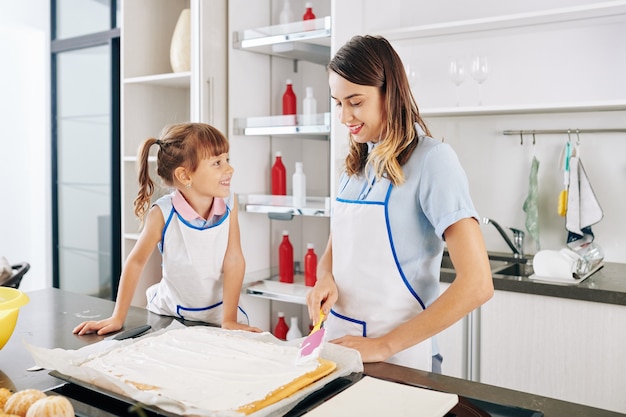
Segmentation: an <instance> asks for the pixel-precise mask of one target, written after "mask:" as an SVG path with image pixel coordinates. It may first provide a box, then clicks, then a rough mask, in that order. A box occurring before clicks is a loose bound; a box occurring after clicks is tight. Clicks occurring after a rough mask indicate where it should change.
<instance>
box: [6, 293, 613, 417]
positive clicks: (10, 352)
mask: <svg viewBox="0 0 626 417" xmlns="http://www.w3.org/2000/svg"><path fill="white" fill-rule="evenodd" d="M28 295H29V297H30V303H29V304H27V305H26V306H24V307H22V309H21V310H20V314H19V317H18V322H17V327H16V329H15V332H14V333H13V336H12V338H11V339H10V340H9V342H8V343H7V344H6V345H5V347H4V348H3V349H2V350H0V386H2V387H7V388H9V389H12V390H14V391H15V390H21V389H26V388H37V389H40V390H43V391H47V390H50V389H53V388H55V387H60V386H61V385H63V384H65V382H64V381H62V380H60V379H57V378H55V377H53V376H50V375H49V374H48V372H47V371H45V370H44V371H28V368H30V367H31V366H33V365H34V362H33V359H32V358H31V356H30V353H29V352H28V351H27V350H26V348H25V347H24V345H23V342H26V343H30V344H32V345H35V346H40V347H46V348H55V347H59V348H63V349H78V348H81V347H83V346H86V345H88V344H91V343H95V342H98V341H100V340H102V339H103V338H104V337H103V336H97V335H87V336H80V337H79V336H76V335H74V334H72V328H73V327H74V326H76V325H77V324H78V323H80V322H81V321H83V320H91V319H93V320H98V319H102V318H106V317H108V316H109V315H110V314H111V312H112V311H113V307H114V303H113V302H111V301H108V300H103V299H99V298H95V297H89V296H85V295H79V294H74V293H69V292H65V291H62V290H58V289H54V288H50V289H45V290H39V291H34V292H31V293H28ZM172 320H174V319H173V318H169V317H162V316H158V315H155V314H152V313H150V312H148V311H147V310H145V309H142V308H137V307H131V309H130V311H129V314H128V318H127V320H126V328H132V327H135V326H139V325H142V324H146V323H147V324H150V325H151V326H152V327H153V328H154V329H160V328H164V327H166V326H168V325H169V324H170V323H171V322H172ZM364 373H365V374H366V375H370V376H373V377H378V378H382V379H386V380H390V381H395V382H402V383H405V384H409V385H415V386H419V387H427V388H431V389H435V390H439V391H445V392H450V393H456V394H458V395H461V396H464V397H469V398H473V399H478V400H482V401H489V402H494V403H499V404H507V405H510V406H517V407H522V408H527V409H532V410H537V411H541V412H543V413H544V416H546V417H561V416H569V417H577V416H580V417H583V416H584V417H611V416H623V414H619V413H614V412H610V411H606V410H601V409H598V408H592V407H587V406H583V405H578V404H574V403H569V402H565V401H559V400H555V399H551V398H546V397H541V396H538V395H532V394H527V393H523V392H519V391H514V390H509V389H504V388H499V387H495V386H490V385H486V384H480V383H477V382H471V381H467V380H463V379H458V378H452V377H448V376H444V375H438V374H432V373H429V372H425V371H418V370H414V369H409V368H405V367H401V366H396V365H391V364H387V363H374V364H366V365H365V372H364ZM92 411H93V412H89V411H87V412H86V414H84V415H94V416H95V415H101V414H100V413H98V412H97V408H93V407H92ZM104 415H111V414H104Z"/></svg>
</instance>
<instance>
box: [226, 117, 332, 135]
mask: <svg viewBox="0 0 626 417" xmlns="http://www.w3.org/2000/svg"><path fill="white" fill-rule="evenodd" d="M307 117H310V118H311V120H310V121H311V123H310V124H303V123H302V121H303V120H306V118H307ZM298 122H300V123H298ZM233 133H235V134H236V135H246V136H254V135H272V136H274V135H297V136H303V135H310V136H312V137H314V138H317V139H328V136H329V135H330V113H320V114H315V115H310V116H305V115H302V114H299V115H286V116H265V117H248V118H240V119H235V123H234V127H233Z"/></svg>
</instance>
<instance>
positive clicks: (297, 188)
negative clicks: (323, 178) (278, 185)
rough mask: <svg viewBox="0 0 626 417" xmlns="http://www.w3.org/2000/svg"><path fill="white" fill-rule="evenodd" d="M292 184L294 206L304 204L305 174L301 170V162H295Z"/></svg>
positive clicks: (300, 206) (302, 205) (299, 206)
mask: <svg viewBox="0 0 626 417" xmlns="http://www.w3.org/2000/svg"><path fill="white" fill-rule="evenodd" d="M292 184H293V193H292V194H293V205H294V207H296V208H302V207H304V206H306V175H304V172H303V170H302V162H296V172H294V173H293V177H292Z"/></svg>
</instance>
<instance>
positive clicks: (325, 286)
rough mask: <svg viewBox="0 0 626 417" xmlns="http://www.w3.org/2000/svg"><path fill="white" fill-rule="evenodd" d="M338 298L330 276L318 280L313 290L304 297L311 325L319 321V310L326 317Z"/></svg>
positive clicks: (333, 280)
mask: <svg viewBox="0 0 626 417" xmlns="http://www.w3.org/2000/svg"><path fill="white" fill-rule="evenodd" d="M338 297H339V293H338V291H337V284H335V279H334V278H333V276H332V275H331V274H328V275H327V276H324V277H320V278H318V280H317V282H316V283H315V286H314V287H313V289H312V290H311V291H309V293H308V294H307V295H306V303H307V306H308V307H309V318H310V319H311V321H312V322H313V324H317V320H319V316H320V309H322V311H323V312H324V316H326V317H328V313H330V309H331V308H332V306H333V305H335V303H336V302H337V298H338Z"/></svg>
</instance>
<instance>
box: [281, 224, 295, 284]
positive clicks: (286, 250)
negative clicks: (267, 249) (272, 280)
mask: <svg viewBox="0 0 626 417" xmlns="http://www.w3.org/2000/svg"><path fill="white" fill-rule="evenodd" d="M278 277H279V281H280V282H285V283H287V284H293V246H291V242H290V241H289V232H288V231H286V230H284V231H283V241H282V242H280V246H279V247H278Z"/></svg>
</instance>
